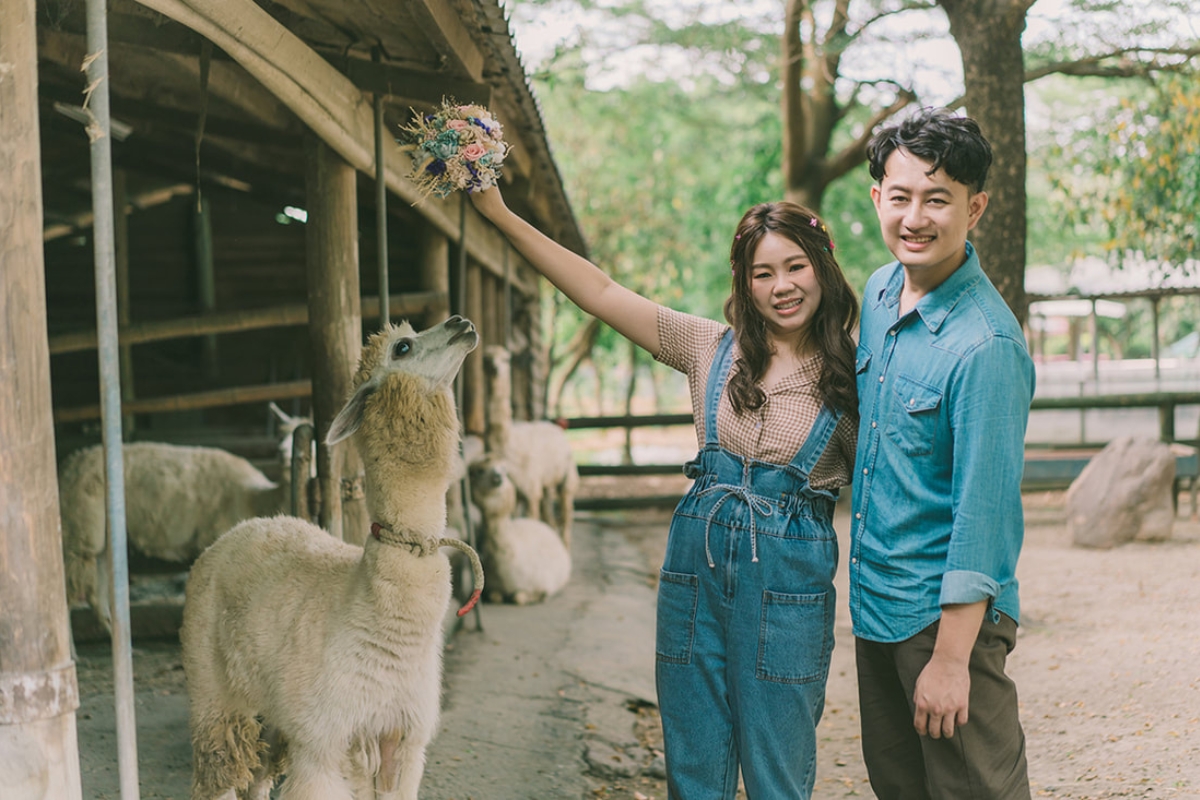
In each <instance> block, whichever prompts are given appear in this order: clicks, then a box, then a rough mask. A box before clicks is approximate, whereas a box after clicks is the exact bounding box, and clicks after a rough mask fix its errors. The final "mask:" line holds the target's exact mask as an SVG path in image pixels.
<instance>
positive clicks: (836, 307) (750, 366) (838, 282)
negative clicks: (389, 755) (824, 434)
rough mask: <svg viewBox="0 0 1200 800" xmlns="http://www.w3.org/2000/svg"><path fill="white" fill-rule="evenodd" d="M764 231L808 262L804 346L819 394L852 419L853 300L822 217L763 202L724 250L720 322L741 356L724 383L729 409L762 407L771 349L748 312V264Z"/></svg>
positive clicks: (759, 321) (763, 328) (754, 312)
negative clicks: (810, 278) (811, 353)
mask: <svg viewBox="0 0 1200 800" xmlns="http://www.w3.org/2000/svg"><path fill="white" fill-rule="evenodd" d="M768 233H774V234H777V235H779V236H783V237H784V238H786V239H790V240H791V241H793V242H795V243H796V244H797V245H799V246H800V247H801V248H802V249H803V250H804V252H805V253H806V254H807V255H808V259H809V261H810V262H812V266H813V269H814V270H815V271H816V278H817V283H818V284H819V285H820V287H821V303H820V305H819V306H818V307H817V311H816V313H815V314H814V315H813V318H812V321H811V322H810V330H809V341H811V342H812V343H813V344H814V345H815V346H816V348H817V350H818V352H820V354H821V357H822V359H821V376H820V378H819V379H818V381H817V392H818V394H819V395H820V397H821V400H822V401H823V402H824V403H825V404H826V405H827V406H829V407H830V408H833V409H837V410H840V411H842V412H843V413H846V414H849V415H850V416H851V417H857V416H858V391H857V387H856V384H855V372H854V351H855V346H854V340H853V339H851V336H850V334H851V331H853V330H854V326H855V325H856V324H857V323H858V300H857V298H855V296H854V290H853V289H851V288H850V284H849V283H848V282H847V281H846V276H845V275H843V274H842V268H841V267H840V266H839V265H838V263H837V259H835V258H834V257H833V240H832V239H831V238H830V236H829V233H828V231H826V229H825V226H824V225H823V224H822V223H821V220H820V219H819V218H818V217H817V216H816V215H815V214H813V212H811V211H809V210H808V209H807V208H805V207H803V206H801V205H798V204H796V203H789V202H786V201H782V202H777V203H761V204H759V205H756V206H754V207H753V208H751V209H750V210H749V211H747V212H746V213H745V215H743V216H742V221H741V222H740V223H738V227H737V233H736V235H735V236H734V239H733V246H732V247H731V248H730V250H729V264H730V266H731V267H733V290H732V292H731V293H730V295H729V299H728V300H726V301H725V319H726V320H728V321H729V324H730V325H732V326H733V331H734V336H735V337H736V338H737V344H738V350H739V351H740V354H739V356H738V360H737V364H736V366H737V369H735V370H733V375H731V376H730V378H729V399H730V401H731V402H732V403H733V409H734V411H736V412H737V413H739V414H741V413H743V412H745V411H753V410H754V409H757V408H759V407H760V406H762V404H763V403H764V402H766V395H765V394H764V393H763V390H762V389H761V388H759V386H758V382H759V381H760V380H761V379H762V377H763V375H764V374H766V371H767V365H768V364H769V363H770V361H771V354H772V349H771V345H770V344H769V343H768V340H767V324H766V320H765V319H763V316H762V314H760V313H759V311H758V309H757V308H755V307H754V299H753V296H752V295H751V292H750V281H751V275H750V267H751V265H752V264H753V262H754V254H755V252H756V251H757V250H758V245H759V243H760V242H761V241H762V240H763V237H765V236H766V235H767V234H768Z"/></svg>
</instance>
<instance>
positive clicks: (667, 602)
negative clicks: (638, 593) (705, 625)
mask: <svg viewBox="0 0 1200 800" xmlns="http://www.w3.org/2000/svg"><path fill="white" fill-rule="evenodd" d="M699 593H700V581H699V579H698V578H697V577H696V576H695V575H685V574H683V573H680V572H667V571H666V570H661V571H660V572H659V577H658V609H657V611H656V627H655V635H654V638H655V644H654V650H655V656H656V657H657V658H658V660H659V661H665V662H667V663H670V664H688V663H690V662H691V660H692V642H693V640H694V639H695V636H696V603H697V600H698V597H699Z"/></svg>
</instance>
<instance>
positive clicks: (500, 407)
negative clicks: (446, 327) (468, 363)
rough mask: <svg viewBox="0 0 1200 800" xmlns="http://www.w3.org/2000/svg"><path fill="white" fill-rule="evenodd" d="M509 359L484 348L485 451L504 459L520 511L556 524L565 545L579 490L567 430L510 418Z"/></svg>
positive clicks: (503, 352) (497, 350) (499, 349)
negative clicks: (521, 504)
mask: <svg viewBox="0 0 1200 800" xmlns="http://www.w3.org/2000/svg"><path fill="white" fill-rule="evenodd" d="M509 360H510V357H509V353H508V351H507V350H505V349H504V348H503V347H499V346H495V345H493V346H491V347H488V348H486V349H485V350H484V356H483V365H484V374H485V375H486V378H487V384H488V386H487V402H486V405H485V411H486V414H487V431H486V434H485V437H484V442H485V445H486V448H487V452H489V453H494V454H496V455H497V456H498V457H500V458H502V459H503V460H504V461H505V463H506V466H507V468H508V476H509V478H511V479H512V482H513V486H515V487H516V489H517V497H518V499H519V500H521V501H523V502H524V503H525V513H526V514H527V515H528V516H530V517H534V518H537V519H540V520H542V521H543V522H547V523H550V524H552V525H554V526H555V527H556V528H558V531H559V533H561V534H562V539H563V542H564V543H565V544H566V545H567V548H568V549H569V548H570V546H571V520H572V517H574V515H575V493H576V492H577V491H578V489H579V470H578V468H577V467H576V466H575V458H574V456H573V455H572V453H571V442H570V441H569V440H568V439H567V433H566V431H564V430H563V429H562V428H560V427H559V426H558V425H555V424H554V423H553V422H545V421H538V422H524V421H519V420H518V421H514V420H513V418H512V376H511V370H510V368H509ZM469 463H470V462H468V464H469Z"/></svg>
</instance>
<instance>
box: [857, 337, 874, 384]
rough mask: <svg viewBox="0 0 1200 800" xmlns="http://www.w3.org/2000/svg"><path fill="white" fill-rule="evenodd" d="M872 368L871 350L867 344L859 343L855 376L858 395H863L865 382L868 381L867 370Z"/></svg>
mask: <svg viewBox="0 0 1200 800" xmlns="http://www.w3.org/2000/svg"><path fill="white" fill-rule="evenodd" d="M870 366H871V349H870V348H869V347H866V345H865V344H862V343H859V345H858V350H857V351H856V353H854V374H856V377H857V381H858V393H859V395H862V393H863V381H864V380H866V368H868V367H870Z"/></svg>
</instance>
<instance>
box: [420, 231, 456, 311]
mask: <svg viewBox="0 0 1200 800" xmlns="http://www.w3.org/2000/svg"><path fill="white" fill-rule="evenodd" d="M420 241H421V244H420V248H421V250H420V252H421V260H420V263H419V265H418V269H419V270H420V276H421V277H420V281H421V288H422V289H424V290H426V291H430V292H439V293H441V295H442V297H444V298H445V300H444V301H442V302H440V303H438V304H437V305H436V306H435V307H434V308H433V309H431V310H430V313H429V318H428V319H426V320H425V327H429V326H430V325H436V324H437V323H439V322H441V321H442V320H444V319H446V318H447V317H449V316H450V240H449V239H448V238H446V235H445V234H444V233H442V232H441V231H439V230H438V229H436V228H434V227H433V226H432V225H422V226H421V240H420Z"/></svg>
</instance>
